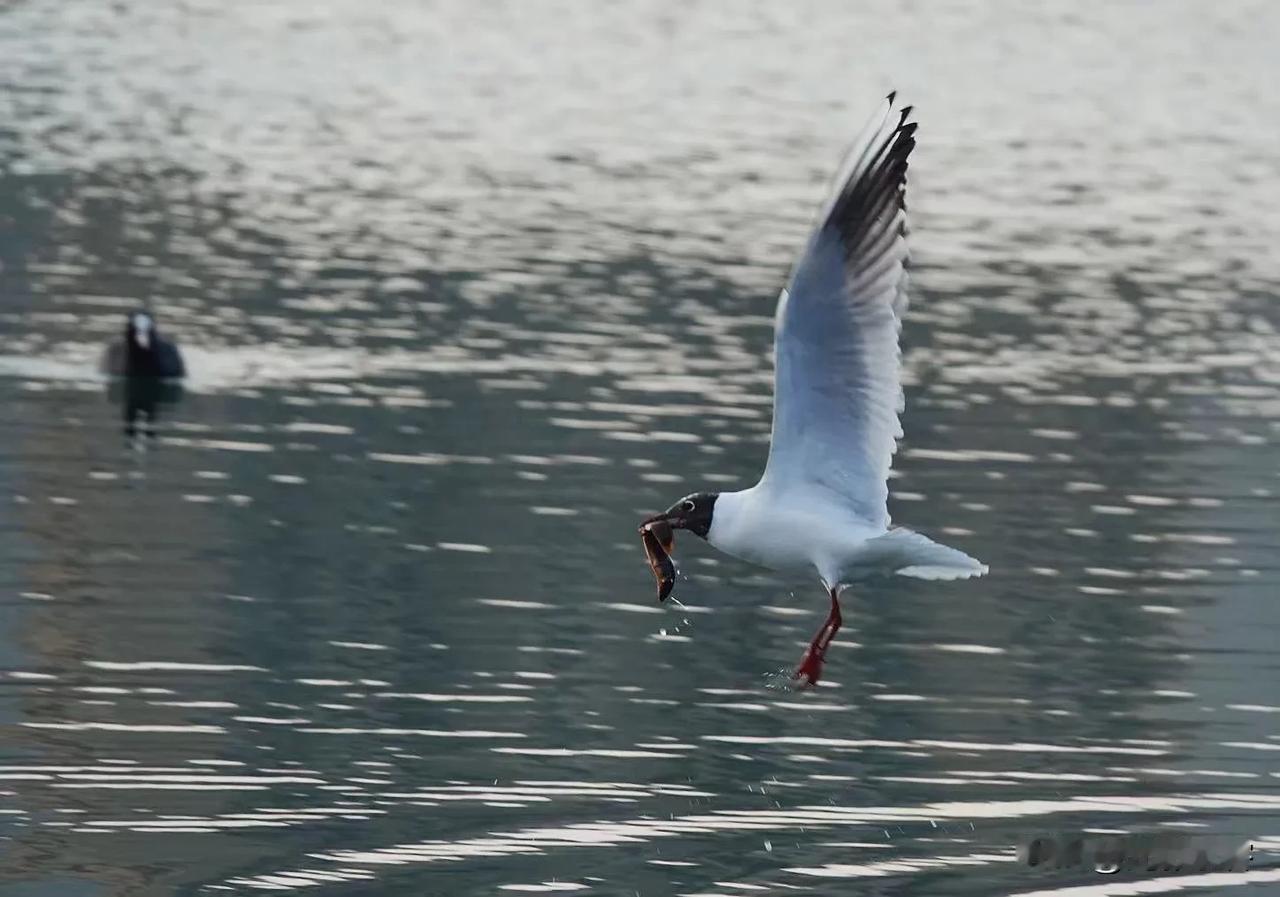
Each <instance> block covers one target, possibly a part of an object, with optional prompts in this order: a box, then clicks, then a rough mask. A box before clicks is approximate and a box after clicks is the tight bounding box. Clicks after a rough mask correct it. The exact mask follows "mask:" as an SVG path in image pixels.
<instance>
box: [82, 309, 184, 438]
mask: <svg viewBox="0 0 1280 897" xmlns="http://www.w3.org/2000/svg"><path fill="white" fill-rule="evenodd" d="M102 370H103V373H105V374H108V375H111V376H112V377H113V378H123V379H122V380H120V379H113V380H112V382H111V384H110V385H109V386H108V389H107V394H108V396H109V397H110V398H111V399H112V400H113V401H114V402H117V403H119V405H120V410H121V412H122V414H123V417H124V432H125V436H126V437H128V438H129V440H130V441H131V442H133V440H134V439H135V437H137V436H138V435H139V429H141V432H142V433H144V434H145V435H147V436H151V437H154V436H155V435H156V431H155V424H156V421H157V419H158V417H159V411H160V408H161V407H162V406H165V405H175V404H177V403H178V402H179V401H180V400H181V399H182V393H183V389H182V384H181V383H180V382H179V381H180V379H181V378H182V377H185V376H186V374H187V369H186V365H185V364H183V361H182V353H181V352H180V351H178V346H177V344H175V343H173V342H172V341H170V340H167V339H164V338H162V337H161V336H160V334H159V332H158V331H157V329H156V322H155V319H154V318H153V317H151V315H150V314H148V313H147V312H144V311H139V312H134V313H133V314H131V315H129V318H128V323H127V324H126V325H125V331H124V339H123V340H122V341H118V342H114V343H112V344H111V345H110V346H108V347H107V351H106V353H105V354H104V356H103V359H102ZM134 444H135V445H139V443H134Z"/></svg>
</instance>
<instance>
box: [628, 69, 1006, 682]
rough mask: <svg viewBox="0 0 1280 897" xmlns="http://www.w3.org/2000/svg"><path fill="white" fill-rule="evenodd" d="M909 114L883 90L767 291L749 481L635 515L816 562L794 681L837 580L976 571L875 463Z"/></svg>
mask: <svg viewBox="0 0 1280 897" xmlns="http://www.w3.org/2000/svg"><path fill="white" fill-rule="evenodd" d="M910 118H911V107H910V106H903V107H899V106H898V104H897V99H896V94H893V93H891V94H889V96H888V97H887V98H886V101H885V102H884V104H883V106H882V108H881V109H880V110H879V112H878V113H877V114H876V115H875V116H874V117H873V119H872V121H871V122H870V123H869V124H868V125H867V127H866V128H865V129H864V131H863V133H862V134H861V135H860V136H859V137H858V139H857V140H856V141H855V142H854V144H853V147H852V148H851V149H850V151H849V154H848V156H847V157H846V159H845V162H844V164H843V165H842V166H841V170H840V174H839V176H838V178H837V180H836V185H835V190H834V191H833V192H832V195H831V196H830V198H829V199H828V200H827V202H826V204H825V205H824V207H823V208H822V211H821V214H820V215H819V217H818V223H817V226H816V228H815V229H814V231H813V234H812V235H811V236H810V237H809V242H808V245H807V246H806V248H805V251H804V255H803V256H802V257H801V258H800V260H799V263H798V264H797V265H796V267H795V269H794V270H793V271H792V273H791V279H790V281H789V282H788V283H787V285H786V287H785V288H784V289H783V290H782V294H781V295H780V296H779V297H778V309H777V317H776V321H775V325H774V331H775V332H774V365H775V369H774V396H773V434H772V437H771V443H770V446H769V460H768V462H767V463H766V465H765V469H764V474H763V475H762V476H761V477H760V482H758V483H756V485H754V486H752V487H751V488H750V489H743V490H741V491H739V492H721V493H715V492H695V493H694V494H692V495H687V496H685V497H684V498H682V499H680V501H678V502H676V503H675V504H674V505H672V506H671V507H670V508H668V509H667V510H666V511H664V512H663V513H661V514H658V515H656V516H654V517H650V518H649V519H648V520H646V521H645V522H644V523H645V525H646V526H647V527H661V526H662V524H664V523H665V524H667V525H669V526H671V527H672V528H674V529H686V530H690V531H691V532H693V533H695V534H696V535H698V536H701V537H702V538H704V539H706V540H707V541H708V542H710V543H711V544H712V545H714V546H715V547H716V548H719V549H720V550H722V551H724V552H726V553H727V554H730V555H733V556H735V557H737V558H740V559H742V560H745V561H748V562H751V563H755V564H758V565H760V566H762V567H766V568H769V569H772V570H777V571H780V572H785V573H799V572H812V573H817V575H818V577H819V579H821V580H822V584H823V585H824V586H825V587H826V589H827V594H828V596H829V597H830V599H831V610H830V613H829V614H828V616H827V620H826V622H825V623H824V624H823V626H822V628H821V629H819V630H818V632H817V634H816V635H814V637H813V641H812V642H811V643H810V645H809V648H808V650H807V651H805V653H804V657H803V658H802V659H801V661H800V664H799V666H798V667H797V668H796V671H795V674H794V678H796V679H799V680H802V684H808V685H813V684H815V683H816V682H817V681H818V678H819V677H820V676H821V674H822V665H823V660H824V658H825V655H826V651H827V647H828V646H829V645H830V644H831V640H832V639H833V638H835V634H836V632H837V630H839V628H840V623H841V616H840V593H841V591H842V590H843V589H844V588H845V587H847V586H848V585H850V584H851V583H853V582H857V581H859V580H862V579H866V578H869V577H871V576H876V575H882V574H897V575H900V576H913V577H917V578H919V579H967V578H968V577H971V576H981V575H982V574H984V573H986V572H987V566H986V565H985V564H982V563H980V562H979V561H977V560H975V559H974V558H972V557H970V556H969V555H967V554H965V553H964V552H962V551H958V550H956V549H954V548H948V547H947V546H945V545H940V544H938V543H937V542H934V541H932V540H931V539H928V538H926V537H925V536H923V535H921V534H920V533H916V532H913V531H911V530H909V529H905V528H903V527H896V526H891V525H890V522H889V513H888V509H887V501H888V495H889V489H888V482H887V480H888V475H889V464H890V460H891V457H892V455H893V452H894V449H895V448H896V446H897V440H898V439H899V438H900V437H901V436H902V427H901V425H900V423H899V421H898V414H899V413H900V412H901V411H902V408H903V393H902V382H901V372H900V359H901V352H900V350H899V348H898V334H899V331H900V330H901V329H902V316H903V313H904V312H905V311H906V306H907V294H906V268H907V240H906V220H907V213H906V205H905V203H904V197H905V194H906V174H907V157H908V156H910V155H911V150H912V148H913V147H914V146H915V145H916V141H915V131H916V123H915V122H914V121H911V120H910Z"/></svg>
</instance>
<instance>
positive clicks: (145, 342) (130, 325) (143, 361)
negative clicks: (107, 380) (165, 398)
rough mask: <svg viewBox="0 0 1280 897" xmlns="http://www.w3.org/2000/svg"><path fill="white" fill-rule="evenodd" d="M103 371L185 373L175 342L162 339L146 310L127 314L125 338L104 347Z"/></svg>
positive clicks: (168, 375) (151, 374)
mask: <svg viewBox="0 0 1280 897" xmlns="http://www.w3.org/2000/svg"><path fill="white" fill-rule="evenodd" d="M102 366H103V372H104V373H107V374H110V375H112V376H116V377H160V378H176V377H185V376H186V375H187V368H186V365H184V364H183V363H182V353H181V352H179V351H178V346H177V344H175V343H173V342H171V341H170V340H167V339H165V338H164V337H162V336H161V335H160V331H159V330H158V329H157V328H156V321H155V318H153V317H151V315H150V314H149V313H148V312H145V311H138V312H134V313H133V314H131V315H129V317H128V322H127V323H126V325H125V330H124V341H123V342H118V343H112V344H111V345H110V346H108V347H107V354H106V356H105V357H104V358H103V364H102Z"/></svg>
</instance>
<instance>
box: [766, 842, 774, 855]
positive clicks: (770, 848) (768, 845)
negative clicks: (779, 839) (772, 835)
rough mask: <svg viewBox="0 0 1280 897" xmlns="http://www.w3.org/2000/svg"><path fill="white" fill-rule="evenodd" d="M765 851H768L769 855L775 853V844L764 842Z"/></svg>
mask: <svg viewBox="0 0 1280 897" xmlns="http://www.w3.org/2000/svg"><path fill="white" fill-rule="evenodd" d="M764 849H765V850H767V851H768V852H769V853H773V842H772V841H768V840H766V841H765V842H764Z"/></svg>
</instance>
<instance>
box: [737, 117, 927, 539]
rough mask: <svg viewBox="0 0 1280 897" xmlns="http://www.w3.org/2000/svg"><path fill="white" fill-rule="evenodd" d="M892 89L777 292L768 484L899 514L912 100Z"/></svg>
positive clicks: (857, 508)
mask: <svg viewBox="0 0 1280 897" xmlns="http://www.w3.org/2000/svg"><path fill="white" fill-rule="evenodd" d="M894 100H895V98H894V95H893V94H890V95H889V97H888V100H887V102H886V103H885V105H884V107H883V108H882V109H881V110H880V112H879V113H878V115H877V116H876V117H875V118H874V119H873V120H872V122H871V124H870V125H869V126H868V127H867V128H866V130H865V131H864V132H863V134H862V136H861V137H860V138H859V139H858V141H857V142H855V144H854V145H853V147H852V149H851V150H850V151H849V155H848V157H847V159H846V161H845V163H844V165H843V166H842V167H841V177H840V179H839V181H838V183H837V185H836V189H835V190H834V192H833V193H832V195H831V197H830V199H828V201H827V202H826V204H825V205H824V207H823V210H822V213H821V216H820V217H819V220H818V225H817V228H816V229H815V230H814V233H813V235H812V236H811V237H810V239H809V244H808V247H807V248H806V251H805V254H804V256H803V257H802V258H801V259H800V262H799V263H798V264H797V266H796V268H795V270H794V271H793V273H792V275H791V280H790V282H789V283H788V285H787V288H786V289H784V290H783V291H782V295H781V296H780V297H779V300H778V311H777V323H776V333H775V337H774V355H775V364H776V370H775V374H774V405H773V436H772V442H771V445H770V449H769V462H768V464H767V466H766V467H765V472H764V476H763V477H762V478H761V485H766V484H768V485H769V486H776V487H779V488H785V489H787V490H789V491H796V490H798V491H803V490H805V489H819V490H823V491H825V492H827V493H828V494H829V495H833V496H834V497H836V498H837V499H839V500H840V501H841V502H842V503H843V504H845V505H846V506H848V507H850V508H851V509H852V510H853V511H854V512H855V513H857V514H858V516H859V517H861V518H862V519H864V520H866V521H867V522H868V523H870V524H871V525H873V526H875V527H878V528H885V527H887V526H888V525H889V514H888V510H887V508H886V502H887V500H888V485H887V478H888V474H889V464H890V461H891V459H892V455H893V452H894V450H895V448H896V446H897V440H898V439H899V438H900V437H901V436H902V428H901V425H900V424H899V421H898V414H899V413H900V412H901V411H902V406H903V395H902V381H901V376H900V370H899V369H900V351H899V348H898V334H899V331H900V330H901V327H902V315H903V313H904V312H905V310H906V266H907V242H906V207H905V205H904V195H905V191H906V171H907V157H908V156H909V155H910V153H911V150H912V148H913V147H914V146H915V138H914V136H913V135H914V132H915V129H916V125H915V123H914V122H910V121H908V117H909V115H910V112H911V107H909V106H908V107H905V108H901V109H898V108H896V107H895V101H894Z"/></svg>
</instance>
